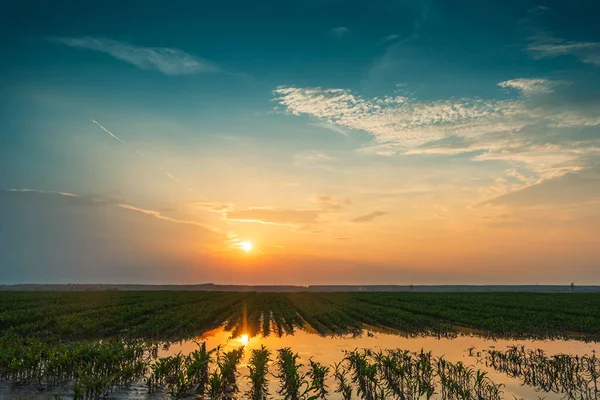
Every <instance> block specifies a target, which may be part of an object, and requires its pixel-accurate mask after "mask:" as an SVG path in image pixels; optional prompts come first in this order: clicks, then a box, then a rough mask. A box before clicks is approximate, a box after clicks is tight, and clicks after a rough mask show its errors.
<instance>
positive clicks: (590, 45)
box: [526, 32, 600, 66]
mask: <svg viewBox="0 0 600 400" xmlns="http://www.w3.org/2000/svg"><path fill="white" fill-rule="evenodd" d="M529 39H530V43H529V45H528V46H527V48H526V49H527V51H528V52H529V53H530V54H531V55H532V56H533V57H534V58H537V59H539V58H546V57H560V56H566V55H571V56H575V57H577V58H579V59H580V60H581V61H582V62H584V63H587V64H592V65H596V66H600V43H598V42H579V41H569V40H565V39H561V38H557V37H554V36H553V35H552V34H550V33H548V32H541V33H539V34H538V35H536V36H532V37H530V38H529Z"/></svg>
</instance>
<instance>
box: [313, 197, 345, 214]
mask: <svg viewBox="0 0 600 400" xmlns="http://www.w3.org/2000/svg"><path fill="white" fill-rule="evenodd" d="M312 200H313V202H314V203H316V204H317V205H318V206H319V208H321V209H322V210H324V211H339V210H341V209H342V207H343V206H346V205H349V204H352V201H351V200H350V199H344V198H339V197H332V196H317V197H315V198H314V199H312Z"/></svg>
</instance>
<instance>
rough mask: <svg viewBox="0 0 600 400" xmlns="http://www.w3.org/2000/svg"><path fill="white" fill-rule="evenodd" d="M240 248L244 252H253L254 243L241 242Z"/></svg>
mask: <svg viewBox="0 0 600 400" xmlns="http://www.w3.org/2000/svg"><path fill="white" fill-rule="evenodd" d="M240 248H241V249H242V250H244V251H245V252H249V251H250V250H252V243H251V242H241V243H240Z"/></svg>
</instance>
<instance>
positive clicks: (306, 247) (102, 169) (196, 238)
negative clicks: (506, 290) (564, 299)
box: [0, 0, 600, 285]
mask: <svg viewBox="0 0 600 400" xmlns="http://www.w3.org/2000/svg"><path fill="white" fill-rule="evenodd" d="M599 15H600V3H599V2H597V1H594V0H585V1H542V0H538V1H530V0H508V1H501V2H486V1H430V0H421V1H401V0H395V1H392V0H387V1H384V0H369V1H366V0H362V1H344V0H321V1H319V0H298V1H293V2H292V1H269V2H267V1H171V2H158V1H145V2H142V1H130V0H120V1H108V2H85V1H68V0H65V1H60V2H58V3H57V2H48V1H40V0H38V1H30V0H28V1H19V2H14V3H13V4H11V6H10V7H8V8H6V7H5V8H4V9H3V11H2V14H1V16H0V20H1V21H2V23H1V24H0V31H1V32H2V38H3V40H2V41H3V51H2V57H1V59H0V121H1V122H2V126H1V130H0V283H19V282H40V283H67V282H73V283H96V282H98V283H100V282H103V283H190V284H191V283H204V282H214V283H235V284H298V285H304V284H335V283H339V284H351V283H353V284H457V283H465V284H536V283H540V284H569V283H570V282H571V281H574V282H575V283H576V284H600V24H599V23H598V16H599ZM250 245H251V247H252V248H251V249H250V248H249V247H250Z"/></svg>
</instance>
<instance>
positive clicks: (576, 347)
mask: <svg viewBox="0 0 600 400" xmlns="http://www.w3.org/2000/svg"><path fill="white" fill-rule="evenodd" d="M201 339H202V340H204V341H206V343H207V346H208V347H209V348H211V347H216V346H219V345H221V346H222V349H223V351H229V350H232V349H235V348H238V347H239V346H240V345H243V346H245V355H244V359H243V361H242V365H241V368H240V371H242V372H243V374H245V373H246V372H247V363H248V359H249V356H250V350H252V349H257V348H260V346H261V345H264V346H266V347H268V348H269V349H271V350H273V351H275V350H276V349H280V348H283V347H290V348H291V349H292V350H293V351H294V352H297V353H298V354H299V356H300V361H301V362H302V363H303V364H305V366H306V364H307V363H308V360H309V359H310V358H311V357H312V358H313V359H314V360H316V361H318V362H320V363H322V364H324V365H329V366H331V365H333V364H334V363H336V362H339V361H340V360H341V359H342V358H343V357H344V351H352V350H354V349H357V348H359V349H361V348H368V349H373V350H378V349H382V350H383V349H397V348H400V349H404V350H409V351H414V352H419V351H420V350H421V349H423V350H425V351H431V352H432V355H433V356H438V357H439V356H444V358H445V359H446V360H448V361H450V362H458V361H461V362H463V363H464V364H465V365H475V367H476V368H477V369H482V370H485V371H486V372H487V373H488V375H487V376H488V377H489V378H490V379H491V380H492V381H493V382H495V383H503V384H504V385H505V387H504V388H503V392H504V394H503V398H506V399H513V398H514V397H516V398H525V399H537V398H538V396H540V397H542V398H546V399H547V400H551V399H562V398H565V395H564V394H557V393H546V392H543V391H539V390H536V388H534V387H530V386H526V385H523V382H522V380H521V379H520V378H519V377H518V376H513V377H510V376H508V375H507V374H505V373H503V372H502V371H497V370H496V369H494V368H493V367H491V366H488V365H486V364H485V363H478V362H477V358H476V357H474V356H473V355H476V354H477V351H478V350H479V351H482V350H485V349H496V350H506V349H508V348H509V347H511V346H514V345H521V346H525V348H530V349H541V350H543V351H544V352H545V353H546V354H548V355H555V354H561V353H564V354H572V355H580V356H581V355H584V354H592V353H594V352H597V351H600V345H599V344H597V343H586V342H581V341H572V340H569V341H565V340H518V341H515V340H508V339H487V338H483V337H481V336H476V335H457V336H454V337H452V338H450V337H443V336H437V337H432V336H418V337H417V336H412V337H408V336H401V335H397V334H394V333H390V332H389V330H387V329H386V330H385V331H381V330H379V331H375V330H365V331H364V332H363V333H361V334H357V333H353V334H346V335H318V334H314V333H309V332H307V331H303V330H296V331H295V332H294V334H293V335H282V336H277V335H269V336H266V337H265V336H262V335H257V336H253V337H249V336H247V334H242V335H241V336H237V337H233V336H232V333H231V332H229V331H227V330H225V329H223V328H220V329H216V330H214V331H211V332H210V333H209V334H207V335H204V336H203V337H201ZM196 348H197V345H196V343H194V342H193V341H184V342H180V343H175V344H172V345H171V346H169V348H168V349H165V350H163V351H162V352H161V356H165V355H174V354H177V353H179V352H182V353H184V354H186V353H189V352H191V351H193V350H195V349H196ZM475 349H477V350H475ZM480 361H482V360H480ZM327 382H328V384H329V386H330V388H333V387H334V386H335V384H334V382H333V381H332V380H331V378H330V379H329V380H328V381H327ZM246 385H247V383H246V382H244V380H243V379H242V381H241V382H240V389H241V392H244V391H245V390H246ZM276 388H277V382H275V381H274V380H273V379H271V381H270V391H271V393H276ZM329 398H331V399H338V398H339V397H337V396H336V394H335V393H332V394H331V396H330V397H329Z"/></svg>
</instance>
